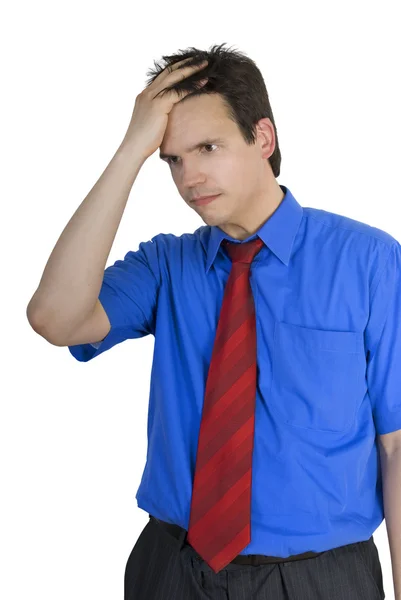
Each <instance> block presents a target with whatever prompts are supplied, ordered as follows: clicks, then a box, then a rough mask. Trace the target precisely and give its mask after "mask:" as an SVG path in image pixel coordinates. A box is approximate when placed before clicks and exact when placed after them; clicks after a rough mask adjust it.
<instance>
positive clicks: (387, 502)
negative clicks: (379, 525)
mask: <svg viewBox="0 0 401 600" xmlns="http://www.w3.org/2000/svg"><path fill="white" fill-rule="evenodd" d="M379 448H380V463H381V469H382V481H383V502H384V515H385V521H386V529H387V536H388V540H389V547H390V554H391V566H392V572H393V582H394V597H395V600H401V447H400V448H397V449H396V450H394V451H392V452H391V453H386V452H385V451H384V450H383V448H382V446H381V445H379Z"/></svg>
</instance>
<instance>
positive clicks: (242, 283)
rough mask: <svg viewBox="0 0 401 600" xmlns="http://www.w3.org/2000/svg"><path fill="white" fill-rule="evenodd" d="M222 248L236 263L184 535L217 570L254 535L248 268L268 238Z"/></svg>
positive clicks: (253, 365)
mask: <svg viewBox="0 0 401 600" xmlns="http://www.w3.org/2000/svg"><path fill="white" fill-rule="evenodd" d="M222 246H224V247H225V248H226V250H227V253H228V254H229V256H230V258H231V260H232V267H231V271H230V276H229V278H228V281H227V284H226V286H225V289H224V297H223V303H222V307H221V312H220V317H219V322H218V325H217V332H216V337H215V340H214V346H213V353H212V360H211V363H210V367H209V373H208V377H207V382H206V390H205V398H204V403H203V410H202V420H201V424H200V432H199V439H198V450H197V457H196V467H195V475H194V483H193V489H192V500H191V511H190V519H189V526H188V534H187V541H188V543H189V544H190V545H191V546H192V547H193V548H194V549H195V550H196V552H197V553H198V554H199V555H200V556H201V558H202V559H203V560H204V561H205V562H206V563H207V564H208V565H209V566H210V567H211V568H212V569H213V571H214V572H215V573H218V572H219V571H220V570H221V569H223V568H224V567H225V566H226V565H227V564H228V563H229V562H231V561H232V560H233V558H235V557H236V556H237V555H238V554H239V553H240V552H241V550H243V549H244V548H245V547H246V546H247V545H248V544H249V542H250V541H251V525H250V516H251V483H252V453H253V441H254V424H255V398H256V322H255V306H254V299H253V294H252V288H251V286H250V283H249V271H250V267H251V263H252V261H253V259H254V257H255V255H256V254H257V253H258V252H259V251H260V249H261V248H262V246H263V242H262V240H261V239H260V238H255V239H254V240H251V241H249V242H243V243H238V242H229V241H228V240H223V242H222Z"/></svg>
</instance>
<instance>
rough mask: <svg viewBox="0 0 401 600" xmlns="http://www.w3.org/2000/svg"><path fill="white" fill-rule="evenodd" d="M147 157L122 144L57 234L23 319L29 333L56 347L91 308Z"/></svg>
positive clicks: (84, 317) (130, 146) (132, 146)
mask: <svg viewBox="0 0 401 600" xmlns="http://www.w3.org/2000/svg"><path fill="white" fill-rule="evenodd" d="M145 160H146V158H145V157H144V156H143V155H142V153H141V152H140V151H139V150H138V149H136V148H135V147H134V145H133V144H128V143H125V142H123V143H122V144H121V145H120V147H119V148H118V150H117V152H116V153H115V155H114V156H113V158H112V160H111V161H110V163H109V165H108V166H107V168H106V169H105V171H104V172H103V174H102V175H101V177H100V178H99V180H98V181H97V183H96V184H95V185H94V187H93V188H92V190H91V191H90V192H89V194H88V195H87V196H86V198H85V199H84V200H83V202H82V203H81V205H80V206H79V207H78V209H77V210H76V212H75V214H74V215H73V216H72V217H71V219H70V221H69V222H68V224H67V225H66V227H65V229H64V230H63V232H62V234H61V235H60V237H59V239H58V241H57V244H56V245H55V247H54V249H53V251H52V253H51V255H50V257H49V259H48V262H47V264H46V267H45V270H44V272H43V275H42V278H41V280H40V283H39V286H38V288H37V290H36V292H35V293H34V295H33V297H32V298H31V300H30V302H29V305H28V308H27V317H28V321H29V323H30V325H31V326H32V327H33V329H34V330H35V331H36V332H37V333H40V335H42V336H43V337H44V338H45V339H47V340H48V341H52V343H55V344H57V340H59V339H64V338H65V337H66V335H67V334H68V332H71V331H73V330H74V329H76V328H77V327H78V326H79V324H80V323H81V322H83V321H84V320H85V319H86V317H87V316H88V315H90V314H91V312H92V311H93V310H94V307H95V304H96V301H97V298H98V295H99V291H100V288H101V285H102V280H103V274H104V268H105V265H106V261H107V258H108V255H109V253H110V249H111V246H112V244H113V240H114V238H115V235H116V233H117V229H118V226H119V224H120V221H121V218H122V215H123V212H124V209H125V206H126V203H127V200H128V196H129V193H130V190H131V187H132V185H133V183H134V181H135V179H136V177H137V175H138V172H139V170H140V168H141V167H142V165H143V163H144V162H145Z"/></svg>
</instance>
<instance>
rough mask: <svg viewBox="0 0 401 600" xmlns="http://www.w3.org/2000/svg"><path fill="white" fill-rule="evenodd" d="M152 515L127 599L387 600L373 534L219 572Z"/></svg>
mask: <svg viewBox="0 0 401 600" xmlns="http://www.w3.org/2000/svg"><path fill="white" fill-rule="evenodd" d="M183 532H184V535H183V536H182V537H181V539H179V540H178V539H176V538H175V537H173V535H171V534H170V533H169V532H168V531H166V530H165V529H163V527H162V526H161V525H160V524H159V523H158V522H157V521H156V520H154V519H153V517H150V519H149V522H148V523H147V524H146V526H145V527H144V529H143V530H142V532H141V534H140V536H139V538H138V539H137V541H136V543H135V546H134V547H133V549H132V551H131V553H130V555H129V557H128V560H127V564H126V567H125V574H124V600H383V599H384V598H385V593H384V589H383V578H382V570H381V564H380V560H379V554H378V551H377V548H376V545H375V543H374V540H373V536H372V537H371V538H370V539H369V540H367V541H362V542H356V543H354V544H348V545H346V546H340V547H338V548H333V549H332V550H327V551H326V552H323V553H322V554H320V555H319V556H316V557H312V558H307V559H302V560H295V561H285V559H283V562H280V563H272V564H263V565H257V566H253V565H239V564H232V563H230V564H229V565H227V567H226V568H225V569H222V570H221V571H220V572H219V573H215V572H214V571H213V570H212V569H211V568H210V567H209V565H208V564H206V563H205V562H204V561H203V560H202V559H201V558H200V556H199V555H198V554H197V552H196V551H195V550H194V549H193V548H192V546H190V545H189V544H188V543H187V542H186V539H185V537H184V536H185V534H186V532H185V530H183Z"/></svg>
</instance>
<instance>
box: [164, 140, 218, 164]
mask: <svg viewBox="0 0 401 600" xmlns="http://www.w3.org/2000/svg"><path fill="white" fill-rule="evenodd" d="M212 146H216V144H205V145H204V146H203V148H211V147H212ZM216 148H217V146H216ZM206 154H211V152H206ZM173 158H174V159H175V158H178V157H177V156H169V157H168V158H166V159H165V160H166V162H167V164H168V165H176V164H177V162H176V161H173Z"/></svg>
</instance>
